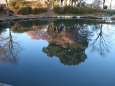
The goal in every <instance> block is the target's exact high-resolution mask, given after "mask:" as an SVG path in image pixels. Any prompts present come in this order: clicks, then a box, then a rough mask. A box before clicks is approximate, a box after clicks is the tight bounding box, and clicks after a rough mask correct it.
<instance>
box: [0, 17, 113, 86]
mask: <svg viewBox="0 0 115 86" xmlns="http://www.w3.org/2000/svg"><path fill="white" fill-rule="evenodd" d="M114 56H115V24H112V23H106V22H102V21H98V20H82V19H44V20H42V19H41V20H29V21H16V22H8V23H3V24H0V83H4V84H9V85H12V86H115V67H114V65H115V57H114Z"/></svg>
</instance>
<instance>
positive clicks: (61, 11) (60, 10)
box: [53, 6, 65, 14]
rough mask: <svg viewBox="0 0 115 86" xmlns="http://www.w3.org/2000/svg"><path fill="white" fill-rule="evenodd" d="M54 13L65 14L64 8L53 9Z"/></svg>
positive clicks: (56, 7)
mask: <svg viewBox="0 0 115 86" xmlns="http://www.w3.org/2000/svg"><path fill="white" fill-rule="evenodd" d="M53 11H54V12H55V13H58V14H65V11H64V8H62V7H59V6H55V7H54V8H53Z"/></svg>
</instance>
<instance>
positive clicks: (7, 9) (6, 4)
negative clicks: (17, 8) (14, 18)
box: [6, 0, 9, 16]
mask: <svg viewBox="0 0 115 86" xmlns="http://www.w3.org/2000/svg"><path fill="white" fill-rule="evenodd" d="M6 10H7V16H9V9H8V0H6Z"/></svg>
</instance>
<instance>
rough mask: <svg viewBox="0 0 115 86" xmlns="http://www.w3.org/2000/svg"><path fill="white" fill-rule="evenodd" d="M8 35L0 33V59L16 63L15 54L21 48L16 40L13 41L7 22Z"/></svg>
mask: <svg viewBox="0 0 115 86" xmlns="http://www.w3.org/2000/svg"><path fill="white" fill-rule="evenodd" d="M8 27H9V29H8V33H7V34H8V36H5V35H6V34H5V35H4V36H2V35H0V61H1V62H7V63H17V55H18V53H19V51H20V49H21V47H20V45H19V43H18V42H15V41H14V39H13V36H12V31H11V29H10V22H8Z"/></svg>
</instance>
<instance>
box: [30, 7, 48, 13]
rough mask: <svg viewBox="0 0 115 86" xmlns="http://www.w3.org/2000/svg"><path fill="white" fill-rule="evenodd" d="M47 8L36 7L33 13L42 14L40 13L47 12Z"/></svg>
mask: <svg viewBox="0 0 115 86" xmlns="http://www.w3.org/2000/svg"><path fill="white" fill-rule="evenodd" d="M46 11H47V9H46V8H34V9H33V12H32V13H33V14H40V13H43V12H46Z"/></svg>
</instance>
